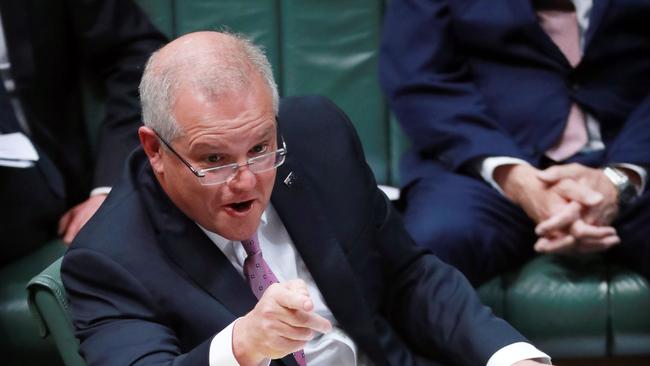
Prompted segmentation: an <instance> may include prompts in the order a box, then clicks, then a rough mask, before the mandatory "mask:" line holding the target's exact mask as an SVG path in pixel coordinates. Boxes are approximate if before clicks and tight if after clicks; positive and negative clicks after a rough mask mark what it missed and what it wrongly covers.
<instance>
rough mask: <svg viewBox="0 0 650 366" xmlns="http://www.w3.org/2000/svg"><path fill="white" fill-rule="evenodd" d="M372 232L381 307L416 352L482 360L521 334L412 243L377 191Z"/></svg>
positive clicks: (452, 272)
mask: <svg viewBox="0 0 650 366" xmlns="http://www.w3.org/2000/svg"><path fill="white" fill-rule="evenodd" d="M375 205H376V207H377V212H380V213H382V214H381V215H380V216H379V219H380V220H381V222H379V223H378V232H377V235H376V236H375V238H376V240H377V243H378V248H379V250H380V252H381V254H382V258H383V263H382V264H383V268H384V273H385V278H389V279H392V280H391V281H387V288H386V292H385V294H384V306H383V310H382V312H383V313H384V314H385V316H387V317H388V318H389V319H390V322H391V324H394V325H395V326H396V328H397V329H398V332H399V333H400V335H401V336H402V337H403V338H404V340H405V341H406V342H407V343H408V344H409V345H410V346H411V347H412V349H413V350H415V351H416V352H417V353H419V354H422V355H425V356H428V357H431V358H435V357H439V356H440V355H441V354H444V355H446V356H447V357H448V358H449V359H451V360H453V361H454V362H455V363H456V364H461V365H485V364H487V361H488V359H489V358H490V357H491V356H492V355H493V354H494V353H495V352H497V351H498V350H500V349H501V348H503V347H505V346H507V345H510V344H513V343H516V342H526V339H525V338H524V337H523V336H522V335H521V334H519V333H518V332H517V331H516V330H515V329H513V328H512V327H511V326H510V325H509V324H508V323H507V322H505V321H504V320H502V319H500V318H497V317H496V316H495V315H493V314H492V311H491V309H490V308H488V307H486V306H484V305H483V304H482V303H481V301H480V299H479V298H478V296H477V295H476V292H475V291H474V289H473V288H472V286H471V285H470V283H469V282H468V281H467V279H465V277H464V276H463V275H462V274H461V273H460V272H459V271H458V270H456V269H455V268H453V267H451V266H449V265H447V264H446V263H443V262H442V261H440V260H439V259H438V258H436V257H435V256H434V255H433V254H431V253H429V252H428V251H427V250H425V249H423V248H419V247H416V246H415V244H414V243H413V242H412V240H411V239H410V236H409V235H408V233H407V232H406V231H405V229H404V226H403V224H402V223H401V218H400V217H399V215H398V214H397V213H396V212H395V209H394V208H393V207H392V205H391V203H390V202H389V201H388V200H387V199H386V198H385V197H384V196H383V195H382V194H381V193H380V192H377V193H376V195H375Z"/></svg>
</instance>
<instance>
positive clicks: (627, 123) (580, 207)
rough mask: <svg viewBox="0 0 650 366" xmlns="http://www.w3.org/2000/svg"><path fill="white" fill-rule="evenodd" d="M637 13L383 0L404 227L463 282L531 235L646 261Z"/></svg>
mask: <svg viewBox="0 0 650 366" xmlns="http://www.w3.org/2000/svg"><path fill="white" fill-rule="evenodd" d="M648 16H650V2H648V1H644V0H632V1H618V0H602V1H590V0H583V1H572V0H531V1H509V0H497V1H492V0H490V1H487V0H461V1H445V0H443V1H432V0H400V1H392V2H391V5H390V8H389V9H388V12H387V16H386V19H385V33H384V36H383V41H382V49H381V60H380V70H381V71H380V74H381V75H380V76H381V81H382V85H383V87H384V89H385V91H386V94H387V96H388V100H389V104H390V106H391V108H392V110H393V111H394V112H395V114H396V116H397V118H398V120H399V121H400V123H401V126H402V127H403V129H404V131H405V132H406V134H407V135H408V136H409V137H410V139H411V142H412V149H411V151H410V152H409V153H407V154H406V155H405V157H404V159H403V161H402V166H401V178H402V180H403V198H404V203H405V214H404V220H405V224H406V227H407V230H408V231H409V232H410V233H411V234H412V236H413V237H414V239H415V241H416V242H417V243H418V244H419V245H421V246H424V247H428V248H430V249H432V250H433V252H434V254H437V255H438V256H439V257H440V258H441V259H443V260H444V261H446V262H448V263H451V264H453V265H454V266H456V267H458V268H459V269H460V270H461V271H462V272H463V273H465V274H466V275H467V277H468V278H469V279H470V281H471V282H472V283H473V284H475V285H477V284H480V283H481V282H483V281H485V280H487V279H489V278H490V277H492V276H494V275H496V274H498V273H500V272H503V271H504V270H506V269H509V268H512V267H513V266H518V265H520V264H521V263H523V262H525V261H526V260H528V259H530V258H531V257H532V256H533V255H534V254H535V251H537V252H541V253H572V254H581V253H586V252H605V251H607V252H608V253H610V254H611V255H612V256H615V257H616V258H618V259H620V260H622V261H623V262H625V263H627V264H628V265H630V266H632V267H633V268H634V269H636V270H638V271H640V272H641V273H643V274H645V275H646V276H649V275H650V272H649V271H648V268H650V266H648V263H650V257H649V255H650V250H649V248H648V245H647V244H648V240H647V237H648V236H649V235H650V232H649V231H648V230H649V229H648V228H649V227H648V225H647V224H646V223H647V222H648V219H649V218H650V217H649V215H650V210H649V208H650V206H649V205H648V203H649V202H650V201H649V199H650V198H649V196H648V194H647V192H646V190H645V188H644V187H645V182H646V175H647V171H646V168H647V166H648V164H649V163H650V94H649V89H648V85H649V84H650V38H649V37H647V35H648V34H650V23H648V22H647V21H646V19H647V17H648ZM404 19H408V21H404Z"/></svg>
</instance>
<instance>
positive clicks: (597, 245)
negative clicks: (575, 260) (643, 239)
mask: <svg viewBox="0 0 650 366" xmlns="http://www.w3.org/2000/svg"><path fill="white" fill-rule="evenodd" d="M620 242H621V238H620V237H619V236H618V235H616V234H614V235H609V236H606V237H604V238H600V239H585V240H580V241H579V242H578V244H577V245H576V248H577V250H578V251H579V252H580V253H597V252H603V251H606V250H608V249H609V248H611V247H612V246H614V245H616V244H620Z"/></svg>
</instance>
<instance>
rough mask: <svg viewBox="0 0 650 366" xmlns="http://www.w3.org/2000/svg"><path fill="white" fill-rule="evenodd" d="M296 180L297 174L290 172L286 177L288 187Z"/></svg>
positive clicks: (285, 181) (285, 182) (285, 183)
mask: <svg viewBox="0 0 650 366" xmlns="http://www.w3.org/2000/svg"><path fill="white" fill-rule="evenodd" d="M295 181H296V175H295V174H293V172H290V173H289V175H287V177H286V178H284V181H283V182H284V185H285V186H287V187H291V186H292V185H293V183H295Z"/></svg>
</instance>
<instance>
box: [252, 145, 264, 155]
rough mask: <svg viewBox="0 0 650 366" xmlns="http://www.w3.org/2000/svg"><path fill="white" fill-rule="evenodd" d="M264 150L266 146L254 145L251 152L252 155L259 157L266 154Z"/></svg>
mask: <svg viewBox="0 0 650 366" xmlns="http://www.w3.org/2000/svg"><path fill="white" fill-rule="evenodd" d="M266 149H267V145H266V144H264V145H261V144H260V145H255V146H254V147H253V148H252V149H251V152H252V153H253V154H255V155H259V154H263V153H265V152H266Z"/></svg>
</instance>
